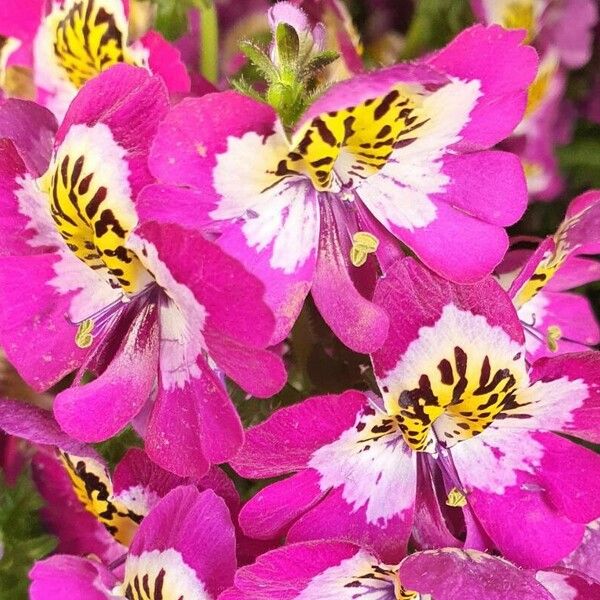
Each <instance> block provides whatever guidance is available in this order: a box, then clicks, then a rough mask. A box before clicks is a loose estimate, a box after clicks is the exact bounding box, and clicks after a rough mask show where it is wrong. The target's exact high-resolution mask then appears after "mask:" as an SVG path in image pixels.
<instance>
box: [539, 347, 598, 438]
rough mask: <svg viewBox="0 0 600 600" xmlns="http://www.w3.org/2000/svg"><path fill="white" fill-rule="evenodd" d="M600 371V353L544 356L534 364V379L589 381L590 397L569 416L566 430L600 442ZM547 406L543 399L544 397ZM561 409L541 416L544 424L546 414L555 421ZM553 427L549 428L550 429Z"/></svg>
mask: <svg viewBox="0 0 600 600" xmlns="http://www.w3.org/2000/svg"><path fill="white" fill-rule="evenodd" d="M599 372H600V353H598V352H580V353H576V354H563V355H561V356H554V357H551V358H541V359H540V360H538V361H536V362H535V364H534V365H533V369H532V373H531V381H532V382H535V381H554V380H556V379H561V378H563V377H565V378H567V379H568V380H569V381H576V380H580V381H583V382H584V383H585V384H587V393H588V397H587V398H586V399H585V400H584V402H583V404H582V405H581V406H579V407H578V408H576V409H574V410H572V411H569V413H570V414H568V415H566V418H565V419H564V420H565V425H564V426H563V431H564V432H566V433H570V434H571V435H575V436H577V437H581V438H583V439H586V440H589V441H592V442H596V443H600V390H599V389H598V384H597V380H598V373H599ZM541 403H542V405H543V398H542V400H541ZM558 408H560V406H558V407H554V408H552V409H550V410H548V409H547V410H546V411H544V412H543V413H542V411H540V415H539V417H538V419H539V423H540V424H541V425H542V426H543V425H544V417H545V416H546V417H547V418H548V419H549V422H550V423H552V422H553V413H555V412H556V410H557V409H558ZM550 428H551V427H548V429H550Z"/></svg>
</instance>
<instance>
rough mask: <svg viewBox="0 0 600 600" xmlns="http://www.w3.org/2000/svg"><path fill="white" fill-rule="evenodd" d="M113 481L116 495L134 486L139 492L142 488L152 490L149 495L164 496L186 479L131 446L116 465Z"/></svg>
mask: <svg viewBox="0 0 600 600" xmlns="http://www.w3.org/2000/svg"><path fill="white" fill-rule="evenodd" d="M112 483H113V491H114V494H115V495H116V496H119V495H121V494H123V493H126V492H127V491H128V490H131V489H132V488H136V489H137V490H138V492H136V493H137V494H139V488H142V489H143V490H144V491H147V492H150V494H148V495H156V496H157V497H159V498H162V497H163V496H166V495H167V493H168V492H170V491H171V490H172V489H175V488H176V487H177V486H179V485H183V484H184V483H186V481H185V480H184V479H182V478H181V477H178V476H177V475H174V474H173V473H171V472H170V471H165V470H164V469H162V468H161V467H159V466H158V465H157V464H155V463H153V462H152V461H151V460H150V458H149V457H148V455H147V454H146V453H145V452H144V451H143V450H141V449H140V448H130V449H129V450H127V452H126V453H125V455H124V456H123V458H122V459H121V460H120V461H119V463H118V464H117V466H116V467H115V470H114V473H113V476H112ZM148 508H149V509H150V508H152V507H151V506H149V507H148Z"/></svg>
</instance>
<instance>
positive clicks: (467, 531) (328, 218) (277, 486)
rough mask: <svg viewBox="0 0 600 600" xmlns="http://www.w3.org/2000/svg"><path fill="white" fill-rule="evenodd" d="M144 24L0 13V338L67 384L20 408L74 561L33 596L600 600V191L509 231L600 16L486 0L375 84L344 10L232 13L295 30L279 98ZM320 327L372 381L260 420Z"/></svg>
mask: <svg viewBox="0 0 600 600" xmlns="http://www.w3.org/2000/svg"><path fill="white" fill-rule="evenodd" d="M133 4H134V2H133V0H131V1H130V2H128V1H127V0H52V1H46V0H29V1H27V2H22V1H21V0H2V4H1V6H0V347H1V348H2V349H3V351H4V352H5V354H6V356H7V358H8V360H9V361H10V363H11V364H12V365H14V366H15V368H16V369H17V371H18V373H19V374H20V376H21V377H22V378H23V379H24V380H25V381H26V382H27V383H28V384H29V385H30V386H31V387H32V388H34V389H35V390H36V391H37V392H46V391H48V390H52V394H53V400H52V409H51V410H45V409H43V408H39V407H34V406H31V405H28V404H24V403H22V402H19V401H16V400H14V399H8V398H5V399H0V428H1V429H2V430H3V431H4V432H6V433H7V434H9V435H11V436H18V437H20V438H23V439H25V440H27V441H28V442H30V443H31V444H32V445H33V447H34V448H35V449H36V453H35V455H34V458H33V460H32V469H33V475H34V479H35V481H36V484H37V487H38V489H39V491H40V493H41V494H42V496H43V497H44V499H45V501H46V506H45V508H44V509H43V511H42V516H43V519H44V522H45V524H46V526H47V528H48V530H49V531H51V532H53V533H54V534H55V535H56V536H57V538H58V540H59V546H58V549H57V551H56V553H55V554H53V555H52V556H50V557H48V558H46V559H44V560H41V561H38V562H37V563H36V564H35V565H34V567H33V569H32V570H31V572H30V578H31V587H30V596H31V598H32V599H33V600H63V599H64V600H67V599H69V600H73V599H81V600H84V599H85V600H104V599H114V598H127V599H129V600H166V599H167V598H173V599H181V600H217V598H219V599H220V600H327V599H331V600H333V599H336V600H400V599H406V600H419V599H420V600H427V599H430V598H433V599H435V600H454V599H458V598H461V599H464V598H467V599H472V600H483V599H486V600H490V599H491V600H495V599H498V600H500V599H505V598H509V597H511V598H512V597H514V598H519V599H522V600H544V599H549V600H550V599H556V600H593V599H594V598H596V599H597V598H600V569H599V567H598V560H597V558H598V555H599V553H600V454H598V453H597V452H595V451H594V450H593V449H591V448H592V446H593V445H594V444H599V443H600V353H598V352H597V351H596V350H594V349H593V347H594V346H597V345H598V344H599V343H600V328H599V326H598V323H597V322H596V318H595V316H594V312H593V309H592V307H591V305H590V303H589V302H588V300H587V299H586V298H585V296H583V295H581V294H580V293H577V292H573V291H572V290H573V289H575V288H578V287H579V286H582V285H584V284H588V283H591V282H595V281H598V280H600V264H599V263H598V262H597V261H596V260H594V258H593V257H592V255H594V254H598V253H600V191H594V190H592V191H588V192H586V193H583V194H582V195H579V196H578V197H576V198H575V199H573V200H572V201H571V202H570V204H569V207H568V209H567V212H566V215H565V216H564V219H563V221H562V223H561V224H560V225H559V227H558V228H557V229H556V231H555V232H554V233H553V234H551V235H548V236H547V237H546V238H545V239H532V238H531V237H530V236H529V237H523V236H517V237H513V238H510V237H509V235H508V234H507V228H509V227H511V226H513V225H514V224H515V223H517V222H518V221H519V220H520V219H521V217H522V216H523V214H524V213H525V211H526V209H527V206H528V199H536V198H537V199H539V198H543V199H551V198H553V197H554V196H555V195H556V193H557V191H558V189H559V188H560V185H561V182H560V177H559V176H558V174H557V170H556V169H557V167H556V163H555V159H554V156H553V151H554V147H555V144H556V140H557V136H561V135H562V136H563V139H566V137H568V131H567V130H568V129H569V127H568V124H567V125H566V126H565V122H564V121H565V119H564V118H563V117H564V111H565V110H566V109H564V98H565V94H564V89H565V81H566V73H567V70H568V69H574V68H577V67H580V66H581V65H583V64H585V63H587V61H588V60H589V54H590V47H591V35H592V34H591V29H592V27H593V26H594V24H595V23H596V19H597V10H596V7H595V5H594V3H593V2H591V1H589V2H588V1H587V0H565V1H558V0H528V1H525V0H521V1H515V0H511V1H508V0H506V1H505V0H494V1H491V0H490V1H488V0H480V1H477V2H476V1H473V2H472V5H473V10H474V12H475V15H476V17H477V18H478V19H479V20H480V21H481V23H479V24H475V25H473V26H472V27H469V28H467V29H465V30H463V31H462V32H461V33H459V34H458V35H457V36H456V37H455V39H453V40H452V41H450V42H449V43H448V44H447V45H446V46H445V47H443V48H442V49H440V50H436V51H433V52H431V53H429V54H427V55H424V56H422V57H421V58H419V59H417V60H413V61H410V62H398V63H396V64H393V65H391V66H386V67H383V68H378V69H366V68H364V67H363V66H362V65H363V63H362V59H361V52H360V46H358V45H357V43H356V35H355V32H354V30H353V28H352V27H351V24H350V18H349V16H348V14H347V12H346V10H345V8H344V6H343V4H342V3H340V2H338V1H337V0H310V1H309V0H306V1H304V2H300V1H294V2H279V3H277V4H275V5H274V6H273V7H271V8H270V9H268V7H267V6H262V3H260V2H258V3H252V2H248V3H247V4H248V7H247V10H246V11H239V12H240V13H241V14H237V13H235V10H234V9H233V8H232V7H231V6H229V7H227V6H226V8H224V9H223V14H222V15H220V16H221V18H222V25H226V27H225V29H224V31H226V34H227V35H228V36H230V35H233V33H232V32H234V31H235V26H234V25H235V24H236V23H237V24H238V25H239V23H240V22H241V20H242V17H246V18H249V16H248V15H249V14H250V13H252V15H254V16H253V18H254V17H255V16H256V15H260V17H261V18H262V19H263V20H264V23H265V25H266V27H270V30H271V32H272V41H271V43H270V45H269V46H267V47H265V49H264V50H263V49H260V48H259V47H258V46H251V47H250V46H248V45H247V46H246V52H247V56H249V57H250V59H252V58H253V57H255V58H256V60H257V65H258V66H259V67H261V66H262V68H263V70H265V71H266V72H267V74H270V77H272V79H271V80H268V78H267V84H266V87H267V88H268V89H267V91H266V93H264V94H262V92H261V88H260V85H259V86H258V87H257V88H256V89H254V90H250V89H249V88H248V89H246V88H243V86H241V85H238V86H237V88H238V89H237V90H234V89H231V88H230V86H229V85H228V83H227V82H226V81H219V82H216V85H215V86H213V85H212V84H209V83H208V82H207V81H204V80H202V79H201V78H200V77H199V76H198V75H197V74H196V73H193V72H188V70H189V69H195V68H196V65H195V64H192V63H193V61H192V60H189V61H187V60H186V56H187V54H188V53H189V47H190V40H193V41H194V45H195V46H197V45H198V40H197V38H198V32H197V31H195V30H194V27H193V24H194V23H196V25H198V22H197V21H198V15H197V14H192V15H190V24H191V27H190V31H189V32H188V33H187V34H186V36H185V37H184V38H183V39H182V40H181V41H180V43H179V44H176V45H172V44H170V43H169V42H167V41H166V40H165V39H164V38H163V37H162V36H161V35H160V34H159V33H157V32H156V31H154V30H152V29H149V30H147V31H146V33H144V34H143V35H137V36H136V35H134V34H133V33H131V32H132V31H133V30H134V27H133V25H134V23H133V16H132V13H133ZM225 4H226V5H227V3H225ZM234 4H235V3H234ZM243 4H245V3H243ZM264 4H268V3H264ZM390 4H391V3H390ZM130 5H131V6H130ZM300 5H302V9H301V8H300ZM303 9H304V10H303ZM388 9H389V7H388ZM229 12H232V14H231V15H229ZM228 29H229V30H230V31H228ZM523 30H525V31H523ZM224 35H225V34H224ZM238 41H239V40H238ZM176 46H178V47H176ZM333 51H335V53H337V60H334V59H335V56H334V55H333ZM328 53H329V54H328ZM244 61H245V58H244V57H242V56H241V55H235V56H234V57H229V63H228V65H229V66H227V67H224V68H225V69H226V70H227V69H233V68H234V67H233V66H232V65H234V64H242V65H243V64H244ZM261 61H263V62H261ZM325 63H327V65H325ZM329 63H330V64H329ZM311 68H312V69H313V70H314V77H313V78H312V79H311V78H310V77H309V76H311V73H312V72H311V71H310V69H311ZM17 77H20V78H21V79H18V81H17V80H16V78H17ZM277 77H280V78H281V79H280V80H277V81H275V79H276V78H277ZM294 77H296V79H295V80H294ZM286 78H287V79H286ZM274 81H275V83H274ZM290 81H292V83H289V82H290ZM282 82H283V83H282ZM286 82H287V83H286ZM315 82H316V83H315ZM17 84H18V85H17ZM284 84H285V85H284ZM313 84H314V89H312V88H311V86H312V85H313ZM286 85H287V87H286ZM263 87H264V85H263ZM307 89H308V90H309V91H310V93H308V92H306V90H307ZM294 94H295V95H294ZM559 122H560V125H561V127H563V129H564V130H563V131H560V130H559V129H560V128H559V126H558V124H559ZM309 295H310V297H309ZM307 304H311V306H312V305H314V307H316V310H317V311H318V313H320V316H321V317H322V319H323V320H324V322H325V323H326V325H327V326H328V327H329V328H330V330H331V331H332V332H333V334H334V335H335V336H336V337H337V339H338V340H339V341H340V342H341V343H342V344H343V345H344V346H346V347H347V349H348V352H350V351H352V352H354V353H359V354H363V355H369V356H368V361H369V366H367V367H365V369H366V371H368V373H370V374H371V375H372V377H371V378H370V379H369V377H368V376H365V378H364V382H363V385H362V387H361V386H358V389H347V390H345V391H343V392H341V393H339V394H318V395H313V396H311V397H308V398H306V399H304V400H302V401H300V402H297V403H295V404H293V405H290V406H285V407H284V408H280V409H279V410H276V411H274V412H273V413H272V414H271V415H270V416H269V417H268V418H267V419H266V420H264V421H262V422H260V423H258V424H254V425H253V426H251V427H249V428H247V429H246V430H244V427H243V425H242V421H241V419H240V416H239V414H238V410H237V409H236V406H235V405H234V403H233V402H232V400H231V389H232V388H233V387H234V386H235V387H236V388H237V389H240V390H242V391H243V393H244V394H246V395H247V396H248V397H249V398H250V397H251V398H252V399H249V400H248V402H252V403H256V404H257V405H258V404H259V403H260V400H257V399H256V398H271V397H273V396H274V395H276V394H277V393H278V392H279V391H280V390H281V389H282V388H283V387H284V385H286V382H288V374H289V373H291V372H292V370H293V368H294V361H295V360H296V359H297V356H296V357H294V355H293V352H292V353H290V351H289V340H290V337H291V338H292V339H293V336H294V332H295V331H296V330H297V328H298V327H303V326H305V325H303V322H302V320H299V315H300V314H301V311H302V309H303V307H306V306H307ZM293 328H294V330H293ZM287 385H291V386H293V385H294V381H293V378H291V377H290V378H289V382H288V384H287ZM300 391H302V390H300ZM317 392H318V391H317ZM127 427H132V428H133V429H134V430H135V432H136V433H137V434H138V435H139V436H140V438H141V439H143V449H141V448H130V449H129V450H128V451H127V453H126V454H125V456H124V457H123V458H122V459H121V460H120V461H119V462H118V464H117V465H116V466H114V468H111V466H109V465H108V464H107V463H106V462H105V461H104V459H103V458H102V457H101V455H100V454H99V453H98V452H97V450H96V448H95V447H94V446H93V444H96V443H98V442H103V441H105V440H108V439H110V438H112V437H113V436H116V435H117V434H119V433H120V432H121V431H123V430H124V429H125V428H127ZM224 463H228V465H229V466H228V467H227V468H226V470H223V469H222V468H221V467H219V466H218V465H222V464H224ZM234 476H235V477H234ZM230 477H234V480H236V481H237V480H238V479H240V478H245V479H246V480H252V481H255V482H257V483H259V485H258V486H255V487H254V488H253V489H254V491H255V492H254V493H253V495H252V497H251V498H249V499H248V498H244V501H242V499H241V498H240V495H239V493H238V490H237V489H236V486H235V485H234V483H233V480H232V479H231V478H230ZM261 480H266V481H264V482H263V481H261ZM256 490H258V491H256ZM594 557H595V558H594ZM238 566H240V568H239V569H238ZM236 569H237V570H236Z"/></svg>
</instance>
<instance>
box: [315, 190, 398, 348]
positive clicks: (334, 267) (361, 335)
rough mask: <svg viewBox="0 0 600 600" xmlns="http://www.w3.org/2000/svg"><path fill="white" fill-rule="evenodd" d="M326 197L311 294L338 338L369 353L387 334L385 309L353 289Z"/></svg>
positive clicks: (380, 344)
mask: <svg viewBox="0 0 600 600" xmlns="http://www.w3.org/2000/svg"><path fill="white" fill-rule="evenodd" d="M328 202H329V201H328V200H326V201H325V202H323V203H322V204H321V219H322V221H321V235H320V238H319V254H318V258H317V268H316V270H315V277H314V281H313V286H312V295H313V298H314V300H315V304H316V305H317V308H318V309H319V312H320V313H321V314H322V315H323V318H324V319H325V321H327V323H328V324H329V325H330V327H331V328H332V329H333V331H334V333H335V334H336V335H337V336H338V337H339V338H340V340H341V341H342V342H343V343H344V344H345V345H346V346H348V347H349V348H351V349H352V350H355V351H356V352H362V353H364V354H368V353H370V352H373V351H375V350H377V349H378V348H380V347H381V346H382V345H383V342H384V341H385V338H386V336H387V332H388V327H389V320H388V316H387V314H386V312H385V311H384V310H383V309H381V308H380V307H379V306H377V305H376V304H374V303H372V302H370V301H369V300H367V299H366V298H365V297H364V296H362V295H361V294H360V293H359V292H358V291H357V289H356V287H355V285H354V283H353V282H352V279H351V278H350V273H349V270H350V269H352V268H353V267H352V266H351V264H350V262H349V260H348V251H345V248H344V247H343V246H342V244H341V242H340V237H339V236H340V232H339V231H338V229H337V227H336V223H335V216H334V214H333V212H332V209H331V206H330V205H329V204H328Z"/></svg>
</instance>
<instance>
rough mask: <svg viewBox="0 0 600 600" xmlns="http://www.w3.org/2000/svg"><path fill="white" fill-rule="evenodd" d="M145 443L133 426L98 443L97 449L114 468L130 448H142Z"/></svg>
mask: <svg viewBox="0 0 600 600" xmlns="http://www.w3.org/2000/svg"><path fill="white" fill-rule="evenodd" d="M143 445H144V444H143V442H142V440H141V438H140V436H139V435H138V434H137V433H136V432H135V431H134V430H133V429H132V428H131V427H128V428H127V429H124V430H123V431H122V432H121V433H119V435H116V436H115V437H113V438H110V439H109V440H106V441H105V442H101V443H100V444H96V450H97V451H98V452H99V453H100V454H101V455H102V457H103V458H104V460H106V462H107V463H108V465H109V467H110V468H111V469H114V467H115V465H116V464H117V463H118V462H119V461H120V460H121V459H122V458H123V455H124V454H125V452H127V450H128V449H129V448H141V447H142V446H143Z"/></svg>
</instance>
